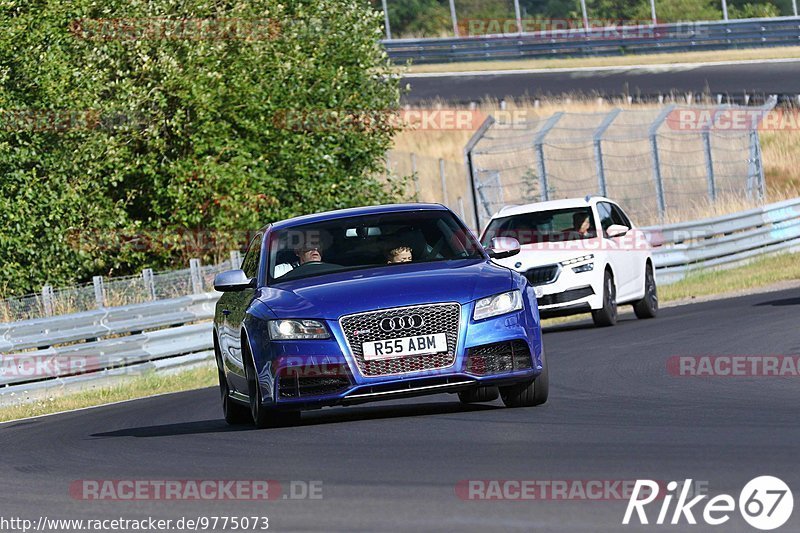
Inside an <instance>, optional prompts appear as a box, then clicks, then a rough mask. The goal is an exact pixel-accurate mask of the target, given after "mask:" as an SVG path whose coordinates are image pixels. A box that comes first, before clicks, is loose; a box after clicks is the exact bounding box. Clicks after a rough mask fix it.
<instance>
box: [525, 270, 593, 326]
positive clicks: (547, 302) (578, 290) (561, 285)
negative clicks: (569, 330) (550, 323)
mask: <svg viewBox="0 0 800 533" xmlns="http://www.w3.org/2000/svg"><path fill="white" fill-rule="evenodd" d="M603 273H604V270H603V268H602V265H598V263H597V262H595V264H594V268H593V270H591V271H588V272H580V273H576V272H574V271H573V270H572V267H571V266H566V267H560V268H559V272H558V277H556V279H555V280H554V281H552V282H550V283H544V284H540V285H536V286H535V289H536V291H537V294H538V298H537V299H538V302H539V314H540V315H541V317H542V318H551V317H555V316H564V315H571V314H575V313H585V312H588V311H591V310H592V309H600V308H601V307H602V306H603Z"/></svg>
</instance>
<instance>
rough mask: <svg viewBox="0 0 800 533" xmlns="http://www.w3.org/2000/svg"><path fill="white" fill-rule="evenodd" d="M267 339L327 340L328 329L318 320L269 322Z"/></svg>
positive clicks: (328, 335)
mask: <svg viewBox="0 0 800 533" xmlns="http://www.w3.org/2000/svg"><path fill="white" fill-rule="evenodd" d="M267 324H268V329H269V338H270V339H272V340H276V341H286V340H297V339H329V338H330V337H331V335H330V333H328V328H326V327H325V324H323V323H322V322H320V321H319V320H270V321H269V322H268V323H267Z"/></svg>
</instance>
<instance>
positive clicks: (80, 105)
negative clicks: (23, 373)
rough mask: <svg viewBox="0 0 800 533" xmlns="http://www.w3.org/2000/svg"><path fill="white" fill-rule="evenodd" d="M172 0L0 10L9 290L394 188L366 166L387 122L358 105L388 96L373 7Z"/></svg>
mask: <svg viewBox="0 0 800 533" xmlns="http://www.w3.org/2000/svg"><path fill="white" fill-rule="evenodd" d="M99 4H102V5H99ZM175 5H176V4H175V2H172V1H170V0H107V1H104V2H102V3H97V2H94V1H93V0H77V1H75V2H72V3H69V4H67V3H61V2H59V1H56V0H39V1H31V0H24V1H12V2H10V3H8V2H7V3H6V7H5V9H4V10H3V11H2V12H0V23H2V24H3V28H4V32H3V34H2V37H0V76H1V77H0V107H2V109H3V110H5V111H6V118H7V119H8V118H9V117H10V118H11V119H13V120H6V123H5V127H4V128H0V147H2V148H3V150H2V153H0V170H1V171H3V175H4V180H3V182H2V183H0V193H1V194H0V197H2V198H3V200H2V203H0V235H2V237H0V258H1V260H2V262H3V264H4V265H6V266H7V265H12V268H4V269H3V271H2V273H0V288H2V287H3V286H4V287H5V288H6V292H7V293H20V292H24V291H31V290H36V289H38V286H39V285H40V284H41V283H44V282H50V283H54V284H60V283H65V282H70V281H74V280H77V279H86V278H87V277H88V276H90V275H92V274H98V273H99V274H103V273H108V272H112V271H113V272H117V273H124V272H135V271H138V269H139V268H141V267H142V266H144V265H148V266H153V267H168V266H174V265H176V264H180V263H182V262H183V261H184V260H185V259H186V255H187V252H186V250H187V246H188V245H189V244H191V242H194V243H196V244H197V246H198V249H195V250H192V251H191V255H195V254H203V255H204V258H205V259H206V260H209V261H211V260H215V259H218V258H219V255H220V253H221V252H223V251H225V250H227V249H230V247H231V246H235V245H241V244H242V241H243V240H244V239H245V238H246V233H245V232H247V231H251V230H253V229H255V228H257V227H260V226H261V225H263V224H265V223H267V222H270V221H273V220H277V219H281V218H285V217H288V216H292V215H297V214H302V213H307V212H313V211H319V210H325V209H333V208H340V207H348V206H355V205H363V204H369V203H380V202H388V201H392V200H393V198H395V195H394V191H393V190H387V188H386V187H385V186H384V185H383V184H382V183H381V182H379V181H378V180H376V179H374V178H373V177H372V176H373V175H375V173H377V172H379V171H380V170H381V169H382V158H383V155H384V153H385V152H386V150H387V149H388V148H389V147H390V145H391V139H392V136H393V134H394V132H395V130H396V128H395V126H394V124H393V123H391V122H388V121H382V122H380V123H379V124H378V126H379V127H376V126H375V121H372V122H370V121H369V120H364V117H365V116H366V117H369V116H373V115H378V116H382V115H384V114H385V113H386V112H387V111H388V110H391V109H394V108H396V107H397V105H398V102H399V89H398V82H397V80H396V79H395V78H393V77H392V76H390V73H391V71H390V66H389V63H388V59H387V57H386V54H385V52H384V51H383V49H382V47H381V46H380V44H379V42H378V39H379V38H380V36H381V32H382V28H381V22H382V21H381V18H380V16H379V15H378V14H377V13H375V12H373V11H371V10H367V9H363V4H362V3H361V2H359V1H357V0H299V1H298V0H296V1H293V2H286V3H281V2H279V1H277V0H258V1H246V0H232V1H230V2H225V3H208V2H205V1H204V0H186V1H183V2H181V3H180V8H177V7H175ZM43 110H44V111H48V110H49V111H51V112H52V113H53V116H51V117H49V118H45V119H44V124H43V125H42V127H40V126H36V125H35V124H34V123H35V122H36V121H35V120H34V121H32V120H31V119H30V117H29V116H28V115H31V114H33V115H37V114H41V112H42V111H43ZM26 114H27V115H26ZM73 116H75V117H77V118H76V119H74V120H72V119H69V120H68V118H69V117H73ZM26 117H28V118H26ZM54 117H55V118H54ZM287 117H289V120H287ZM298 117H300V118H298ZM309 117H311V118H313V120H309ZM354 117H355V118H354ZM78 119H80V120H78ZM32 124H34V125H32ZM187 236H190V237H191V238H190V239H187Z"/></svg>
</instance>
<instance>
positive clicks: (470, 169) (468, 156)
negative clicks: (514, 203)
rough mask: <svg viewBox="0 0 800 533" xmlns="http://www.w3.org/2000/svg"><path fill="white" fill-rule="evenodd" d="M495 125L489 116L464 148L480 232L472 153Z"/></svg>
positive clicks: (475, 176)
mask: <svg viewBox="0 0 800 533" xmlns="http://www.w3.org/2000/svg"><path fill="white" fill-rule="evenodd" d="M493 124H494V117H493V116H491V115H489V116H488V117H486V120H484V121H483V124H481V126H480V128H478V130H477V131H476V132H475V133H473V134H472V137H470V139H469V141H468V142H467V145H466V146H465V147H464V166H466V168H467V186H468V188H469V194H470V195H471V196H472V210H473V211H472V213H473V216H474V217H475V227H476V228H477V229H478V230H480V225H481V218H480V215H479V214H478V197H477V194H476V191H475V187H476V185H477V181H476V180H477V173H478V171H477V168H476V166H475V158H474V157H473V155H472V151H473V150H474V149H475V146H476V145H477V144H478V142H480V140H481V139H482V138H483V136H484V135H485V134H486V132H487V131H488V130H489V128H491V127H492V125H493Z"/></svg>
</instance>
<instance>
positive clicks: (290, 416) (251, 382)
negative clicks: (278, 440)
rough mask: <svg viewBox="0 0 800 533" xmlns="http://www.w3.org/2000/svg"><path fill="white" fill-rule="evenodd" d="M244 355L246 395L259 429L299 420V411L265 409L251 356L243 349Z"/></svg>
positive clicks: (289, 423) (253, 418)
mask: <svg viewBox="0 0 800 533" xmlns="http://www.w3.org/2000/svg"><path fill="white" fill-rule="evenodd" d="M242 355H243V356H244V359H245V361H244V373H245V376H246V377H247V388H248V391H247V392H248V395H249V396H250V416H251V417H252V421H253V422H254V423H255V425H256V427H257V428H259V429H264V428H274V427H281V426H290V425H293V424H295V423H297V422H299V421H300V411H278V410H276V409H267V408H266V407H264V405H263V404H262V403H261V384H260V383H259V382H258V376H257V375H256V371H255V367H254V366H253V363H252V360H248V359H247V358H248V357H249V358H252V356H251V355H250V354H249V353H248V350H247V349H245V350H243V351H242Z"/></svg>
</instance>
